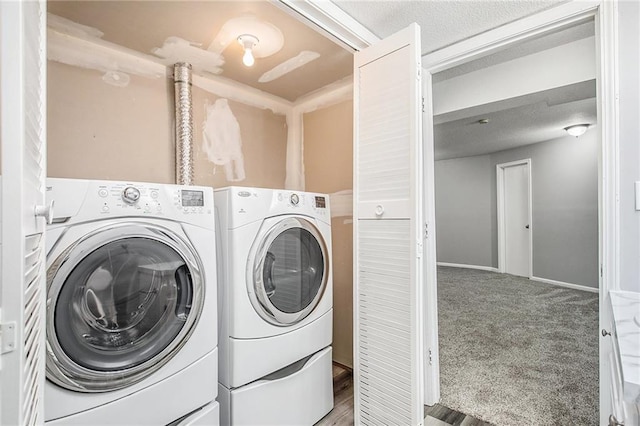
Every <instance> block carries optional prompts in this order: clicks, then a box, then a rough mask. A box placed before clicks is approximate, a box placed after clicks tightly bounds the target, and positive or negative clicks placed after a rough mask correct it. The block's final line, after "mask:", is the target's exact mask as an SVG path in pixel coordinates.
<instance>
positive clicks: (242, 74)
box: [45, 1, 353, 424]
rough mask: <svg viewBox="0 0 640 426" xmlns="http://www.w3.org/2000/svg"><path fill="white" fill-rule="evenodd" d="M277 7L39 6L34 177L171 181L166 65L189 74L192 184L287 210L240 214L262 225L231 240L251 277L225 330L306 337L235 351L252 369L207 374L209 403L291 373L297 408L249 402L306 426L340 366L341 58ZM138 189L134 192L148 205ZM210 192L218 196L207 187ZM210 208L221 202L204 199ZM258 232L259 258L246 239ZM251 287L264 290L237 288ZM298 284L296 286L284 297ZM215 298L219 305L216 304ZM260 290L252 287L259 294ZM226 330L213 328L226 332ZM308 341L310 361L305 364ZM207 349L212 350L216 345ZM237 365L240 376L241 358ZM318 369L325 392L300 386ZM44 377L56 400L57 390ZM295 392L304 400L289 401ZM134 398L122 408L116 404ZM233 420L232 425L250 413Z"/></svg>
mask: <svg viewBox="0 0 640 426" xmlns="http://www.w3.org/2000/svg"><path fill="white" fill-rule="evenodd" d="M283 9H286V7H283V6H282V5H280V6H278V5H277V4H275V3H274V2H269V1H251V2H244V1H243V2H238V1H213V2H191V1H188V2H184V1H183V2H180V1H151V2H149V1H127V2H107V1H104V2H103V1H97V2H75V1H56V2H48V3H47V11H48V17H47V18H48V19H47V25H48V28H47V32H48V38H47V43H48V45H47V51H48V52H47V59H48V61H47V83H48V84H47V87H48V93H47V106H48V117H47V118H48V119H47V139H48V149H47V168H48V176H49V177H51V178H71V179H83V180H94V181H121V182H154V184H158V185H160V184H172V183H175V171H176V165H175V163H176V159H175V152H176V149H175V143H176V142H175V127H176V123H175V121H176V118H175V117H176V114H175V91H174V84H173V81H172V79H173V65H174V64H175V63H177V62H186V63H189V64H190V65H191V66H192V102H191V108H192V119H193V129H192V134H193V147H192V148H193V183H194V185H198V186H202V187H212V188H213V189H214V190H216V189H220V188H223V187H232V186H233V187H235V188H239V187H243V188H251V189H252V191H249V193H250V194H251V197H250V199H251V200H253V201H255V200H256V199H260V200H266V199H268V200H273V205H274V206H275V205H276V204H278V206H280V207H282V209H284V210H282V209H281V210H278V211H277V212H276V213H274V211H275V210H268V209H266V208H265V209H262V207H264V206H263V205H260V206H259V207H256V204H253V205H251V208H252V209H262V210H260V211H261V212H262V213H263V214H264V217H262V218H260V219H256V223H257V222H259V221H260V220H261V221H262V225H261V226H258V225H255V224H253V223H252V225H251V226H254V225H255V229H253V228H252V229H251V231H250V232H249V231H247V230H246V228H245V229H244V231H243V232H245V234H243V238H241V239H240V240H239V241H241V242H242V244H244V245H245V246H246V247H245V246H243V249H246V253H245V254H246V255H247V256H249V252H250V251H251V250H254V251H253V252H251V254H252V255H254V256H255V258H256V260H255V262H253V263H252V265H253V266H252V267H253V268H255V269H256V271H257V270H258V269H259V271H258V272H256V271H253V270H251V273H249V274H247V271H246V268H247V267H246V265H247V262H248V260H247V258H245V259H242V260H238V261H236V262H235V263H236V264H240V263H241V264H242V268H241V272H242V274H238V275H237V276H238V280H237V282H236V283H234V285H235V286H236V287H237V286H240V287H241V290H242V297H244V298H246V299H247V300H245V302H246V305H243V306H245V307H248V308H249V309H246V310H245V311H241V310H240V309H237V310H236V311H235V312H236V313H237V312H242V314H243V315H244V314H246V316H245V317H243V319H241V320H238V321H236V323H235V324H236V326H237V328H236V329H234V330H233V332H234V333H237V335H238V336H239V337H238V339H236V340H238V341H240V340H243V339H244V340H246V341H249V340H251V339H253V340H260V339H262V340H264V341H266V340H269V339H268V338H270V337H274V336H276V335H277V336H281V335H284V334H289V335H290V336H293V335H294V334H295V333H298V334H300V333H302V332H301V330H302V329H305V330H307V331H305V333H306V334H305V336H306V338H305V339H301V340H300V341H291V342H289V343H288V344H282V343H271V344H270V345H271V346H268V345H266V344H265V346H259V347H258V346H252V347H250V345H249V346H242V348H241V349H245V348H249V349H251V350H247V351H246V352H244V353H252V352H253V353H254V355H253V356H254V360H255V362H253V363H251V362H250V364H251V365H252V367H256V369H255V370H251V372H247V376H242V374H240V376H242V377H240V376H233V377H235V378H237V377H240V378H239V379H238V380H237V381H233V380H231V379H230V378H229V377H232V374H231V373H228V374H227V372H223V371H219V373H220V376H219V378H220V381H219V382H220V383H221V386H222V387H224V385H227V389H226V391H227V392H226V393H224V392H222V391H219V392H218V394H217V395H218V401H219V402H220V405H221V406H222V405H223V404H226V406H231V405H232V404H231V403H230V402H229V398H230V397H229V398H227V396H229V395H230V394H231V393H232V392H233V391H236V390H237V389H236V388H240V387H243V389H244V390H246V392H244V393H243V395H244V396H246V395H249V394H250V393H251V392H253V393H252V395H258V394H259V392H258V391H256V389H255V386H254V385H255V383H254V382H255V381H256V380H259V379H262V378H265V380H269V381H272V382H274V383H276V382H277V383H283V380H286V379H287V378H291V377H294V376H295V380H297V382H296V387H300V388H305V389H308V390H309V392H310V393H308V394H306V395H307V396H309V397H308V398H307V399H308V400H309V401H311V402H308V401H307V402H308V404H307V403H305V404H295V403H293V402H292V401H290V400H289V398H280V397H279V395H280V394H278V393H277V392H276V391H274V390H273V389H274V387H271V388H270V389H271V390H270V391H269V392H268V399H266V398H255V397H254V396H252V398H254V400H255V399H260V400H261V401H263V402H264V407H263V408H264V411H265V412H270V410H271V412H273V411H277V410H273V409H272V407H270V406H269V403H268V401H271V402H274V401H275V402H274V403H277V404H289V408H290V410H285V411H287V412H289V411H291V412H295V413H297V414H300V415H304V416H307V417H301V418H303V419H304V420H300V419H301V418H298V420H299V421H291V422H290V423H292V424H297V423H305V424H306V423H309V422H315V421H317V420H319V419H320V418H321V417H322V416H323V415H324V414H326V412H328V410H330V407H331V406H332V404H333V394H332V392H331V389H332V388H331V383H332V377H331V367H332V361H335V362H337V363H339V364H341V365H343V366H345V367H346V368H347V369H351V368H352V367H353V357H352V338H351V336H352V320H351V316H352V307H351V305H352V304H351V302H350V301H351V300H352V296H351V295H352V262H351V250H352V249H351V247H352V246H351V239H352V237H351V235H352V231H351V215H352V208H351V191H352V170H353V167H352V164H351V163H352V158H353V157H352V146H353V145H352V135H353V130H352V129H353V125H352V121H353V120H352V115H353V102H352V97H353V94H352V92H353V83H352V74H353V50H351V49H347V48H345V46H344V45H343V44H339V43H337V42H336V41H335V40H332V39H330V38H328V37H326V36H325V35H322V34H320V33H319V32H318V31H317V30H316V29H314V28H311V26H309V25H307V24H306V23H303V22H301V20H299V19H298V18H296V17H293V16H291V15H290V14H289V13H287V12H286V11H285V10H283ZM303 148H304V149H303ZM303 154H304V155H303ZM139 187H140V188H143V189H144V188H146V186H145V185H140V186H139ZM154 188H155V187H154ZM267 189H269V190H270V191H271V192H264V191H266V190H267ZM263 190H264V191H263ZM149 191H151V189H149ZM303 191H306V192H303ZM241 192H242V191H241V190H237V191H236V194H235V195H236V196H238V197H240V195H239V193H241ZM310 192H313V193H314V194H315V195H312V194H310ZM149 194H150V192H149ZM149 194H146V195H145V194H142V197H143V198H144V197H146V198H144V200H145V202H146V201H147V198H149V197H150V195H149ZM256 194H257V195H256ZM294 194H295V196H296V197H297V198H296V199H295V202H294V199H293V198H292V197H293V195H294ZM147 195H149V197H147ZM185 197H186V196H185ZM215 197H218V198H219V197H221V195H219V193H218V192H216V195H215ZM176 200H177V201H176V203H177V202H178V201H179V202H183V201H184V200H185V198H184V197H182V198H181V199H180V200H178V198H176ZM242 200H246V199H245V198H242ZM208 201H209V200H207V202H208ZM150 202H151V201H150ZM207 205H208V204H207ZM215 205H216V207H218V206H219V205H220V206H222V205H223V203H222V202H220V203H218V201H217V200H216V202H215ZM267 205H269V206H270V205H271V204H269V203H267ZM153 206H154V207H155V205H153ZM107 207H109V206H107ZM198 207H200V206H199V205H198V204H193V205H191V206H189V208H190V209H191V210H189V211H188V213H189V214H191V213H194V214H195V213H199V210H198ZM245 207H246V206H245ZM143 208H144V206H143ZM164 209H165V210H164V211H166V208H164ZM286 209H289V210H286ZM292 209H296V210H295V211H296V212H297V213H292ZM267 210H268V211H267ZM276 210H277V209H276ZM252 211H255V210H252ZM154 213H157V211H156V210H154ZM236 213H238V212H234V214H236ZM285 214H286V215H289V216H290V217H288V221H287V222H286V224H285V225H286V226H289V228H287V230H285V231H283V232H282V233H281V234H278V233H277V232H276V231H277V230H278V229H280V228H278V229H276V228H277V227H278V226H281V224H280V221H278V220H276V219H274V217H276V216H278V215H285ZM216 216H217V214H216ZM248 216H249V215H248V214H247V215H246V216H244V217H248ZM230 222H231V220H230ZM243 225H244V224H243ZM285 225H282V226H285ZM272 228H273V229H272ZM280 230H282V229H280ZM226 231H228V229H222V231H221V230H217V238H221V239H224V237H222V236H221V235H222V233H223V232H224V233H225V235H226ZM247 232H248V233H247ZM251 232H253V234H252V233H251ZM238 233H240V231H238ZM265 235H268V237H265V240H264V241H265V243H264V247H262V246H260V244H259V242H256V243H255V244H254V240H255V241H258V240H259V237H261V236H265ZM194 238H195V237H194ZM229 238H230V237H229ZM269 238H271V240H270V239H269ZM332 243H333V244H332ZM216 246H218V247H223V246H224V245H223V244H221V243H220V242H217V244H216ZM292 251H294V252H295V253H294V254H292V253H291V252H292ZM200 255H201V256H202V255H203V254H202V253H200ZM260 255H262V256H260ZM211 256H213V257H215V253H211ZM274 257H275V258H276V259H277V260H273V259H274ZM281 259H287V261H284V262H283V261H282V260H281ZM287 262H288V263H287ZM218 265H222V263H221V262H220V261H219V262H218ZM300 265H303V266H304V267H305V268H304V271H303V272H301V273H300V274H299V276H297V277H294V278H291V275H292V274H291V270H292V269H295V267H299V266H300ZM143 266H144V265H143ZM240 275H242V277H240ZM245 275H247V276H248V277H249V278H246V277H245ZM224 277H225V275H221V276H220V277H219V278H218V282H219V283H220V282H224ZM296 280H297V281H296ZM305 280H306V281H305ZM249 281H251V282H253V281H255V282H257V283H260V284H264V285H263V286H262V287H259V285H258V284H256V285H255V286H251V287H248V284H247V282H249ZM298 281H304V283H306V284H308V285H307V287H304V286H296V285H295V284H297V283H298ZM220 288H222V286H221V285H219V286H218V291H219V293H218V294H219V299H218V300H223V299H222V298H223V297H229V294H230V292H229V291H226V292H224V291H222V290H220ZM257 288H261V290H264V291H263V292H262V293H259V294H258V293H257V292H256V291H255V290H256V289H257ZM274 288H276V289H277V290H275V295H274ZM254 299H255V300H254ZM243 300H244V299H243ZM254 302H255V303H254ZM251 303H253V304H251ZM226 306H229V305H225V304H219V306H218V308H219V310H220V311H221V312H219V314H220V315H219V316H220V318H222V316H223V314H224V315H227V314H228V311H224V312H222V311H223V308H225V307H226ZM236 316H237V317H240V314H238V315H236ZM320 318H322V320H320ZM319 324H321V325H319ZM224 326H225V323H224V321H222V320H221V330H223V331H224ZM214 328H215V327H214ZM200 329H201V328H200ZM200 329H199V330H200ZM219 333H220V334H221V332H220V331H219ZM243 333H244V334H243ZM231 334H232V332H229V336H227V337H229V338H231V337H233V336H231ZM200 337H201V335H200V334H198V338H200ZM302 340H304V342H303V343H301V341H302ZM273 341H275V340H270V342H273ZM310 341H313V344H309V346H310V347H312V349H313V351H312V352H313V353H311V352H309V353H303V348H304V345H305V344H306V343H309V342H310ZM279 342H280V341H279ZM189 343H193V345H195V346H198V343H197V342H196V343H194V342H192V341H190V342H189ZM235 343H237V342H235ZM244 343H246V342H244ZM254 343H255V342H254ZM318 345H320V347H318ZM267 346H268V347H267ZM238 347H239V346H238ZM238 347H235V349H238ZM255 348H258V349H257V350H256V349H255ZM265 348H266V349H265ZM218 349H225V348H223V347H222V344H219V347H218ZM222 352H223V351H222V350H220V351H219V356H220V359H222V358H223V356H225V354H223V353H222ZM238 352H241V351H240V350H238ZM281 353H288V354H290V356H286V357H285V356H280V354H281ZM255 354H260V356H259V357H258V356H257V355H255ZM179 355H180V353H179V352H178V355H177V357H178V358H179ZM248 359H250V358H248ZM245 361H246V360H243V362H245ZM285 361H286V362H285ZM221 362H224V360H223V361H221ZM276 364H277V365H276ZM280 364H282V365H280ZM235 365H236V370H243V368H241V367H238V366H239V365H241V364H240V363H239V362H238V363H237V364H235ZM265 365H267V366H268V368H267V367H265ZM274 365H276V366H275V367H273V366H274ZM262 367H265V368H263V370H260V368H262ZM271 367H273V368H271ZM230 369H231V367H229V370H230ZM246 370H247V371H248V370H249V368H247V369H246ZM317 371H322V372H323V373H322V380H321V382H322V386H320V384H318V385H317V386H314V385H313V384H311V385H310V383H314V380H313V379H314V377H318V374H316V373H317ZM324 372H326V373H327V374H324ZM249 373H250V374H249ZM254 373H255V374H254ZM225 375H226V376H225ZM248 376H250V377H249V378H247V377H248ZM150 377H152V378H153V379H151V380H155V377H158V376H157V375H156V376H154V375H151V376H150ZM245 379H246V380H245ZM64 380H65V378H61V379H60V380H59V381H64ZM234 380H235V379H234ZM232 381H233V384H231V385H230V384H229V383H231V382H232ZM49 382H50V384H52V386H51V387H50V389H55V391H48V393H49V394H50V395H53V394H55V392H56V391H57V390H58V389H57V388H56V387H55V386H56V385H55V384H54V383H53V381H52V380H50V381H49ZM158 382H161V380H158ZM240 382H242V383H240ZM318 382H320V381H318ZM198 383H200V382H198ZM196 387H197V386H196V385H194V388H193V389H192V391H193V392H196V389H195V388H196ZM207 389H208V388H207ZM287 389H289V388H287ZM60 392H63V391H60ZM240 393H241V392H237V393H236V394H240ZM264 393H266V392H264V388H263V394H264ZM104 395H107V394H103V395H101V396H95V398H86V400H90V401H91V402H89V403H87V404H88V405H86V406H85V407H84V409H85V411H91V412H94V410H93V409H94V408H95V409H98V408H96V407H97V406H99V405H101V404H104V401H112V400H113V401H115V400H116V398H115V397H113V396H112V395H113V394H108V395H107V396H104ZM314 395H321V397H322V398H314V397H313V396H314ZM298 397H299V398H300V399H304V398H305V396H304V395H303V394H302V393H300V394H299V395H298ZM110 398H111V399H110ZM135 398H136V397H135V396H134V397H132V398H130V399H128V400H127V398H122V403H123V404H124V403H131V401H134V400H135ZM225 398H227V400H225ZM241 398H242V396H240V397H238V399H237V401H241ZM254 400H252V402H253V401H254ZM320 400H321V401H320ZM318 401H320V402H318ZM92 404H93V405H92ZM236 406H237V407H240V406H241V405H240V402H238V404H237V405H236ZM45 411H46V410H45ZM49 411H51V410H49ZM77 411H79V409H77ZM222 411H223V410H222ZM240 411H244V412H242V413H238V415H240V414H242V415H249V414H255V413H256V412H258V410H257V409H255V410H253V412H252V410H240ZM162 414H165V413H164V412H162ZM227 414H228V413H227ZM285 414H286V413H278V415H279V416H280V417H279V418H278V419H279V420H280V421H282V422H285V423H286V421H287V418H286V416H285ZM45 416H47V414H46V412H45ZM221 418H222V419H223V422H224V417H221ZM48 419H49V418H48ZM309 419H312V420H309ZM174 420H175V419H174ZM227 420H229V419H228V418H227ZM236 421H238V422H241V420H238V419H236ZM262 421H267V422H268V419H266V418H263V419H262ZM280 421H278V420H274V421H273V422H271V423H272V424H278V423H280ZM158 423H161V422H160V421H159V422H158ZM164 423H168V422H164ZM248 423H249V424H251V423H253V424H255V423H256V422H255V421H253V422H251V421H249V422H248Z"/></svg>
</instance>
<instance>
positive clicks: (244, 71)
mask: <svg viewBox="0 0 640 426" xmlns="http://www.w3.org/2000/svg"><path fill="white" fill-rule="evenodd" d="M47 7H48V11H49V12H51V13H53V14H54V15H58V16H61V17H63V18H67V19H70V20H71V21H74V22H76V23H80V24H84V25H87V26H90V27H94V28H97V29H98V30H100V31H102V32H103V33H104V36H103V39H104V40H107V41H109V42H112V43H115V44H118V45H120V46H124V47H127V48H130V49H133V50H137V51H139V52H141V53H144V54H147V55H148V54H151V52H152V50H153V49H154V48H158V47H162V45H163V43H164V42H165V40H166V39H167V38H168V37H172V36H177V37H180V38H182V39H185V40H188V41H190V42H193V43H198V44H199V47H201V48H202V49H205V50H206V49H207V48H208V47H209V45H210V44H211V42H212V41H213V40H214V39H215V37H216V35H217V34H218V32H219V31H220V29H221V28H222V26H223V25H224V23H225V22H227V21H228V20H230V19H232V18H237V17H241V16H243V17H244V16H251V17H256V18H258V19H260V20H263V21H267V22H269V23H271V24H273V25H275V26H276V27H277V28H279V29H280V31H281V32H282V33H283V35H284V45H283V47H282V49H281V50H280V51H279V52H277V53H276V54H274V55H272V56H269V57H265V58H260V59H256V63H255V65H254V66H253V67H251V68H247V67H245V66H243V65H242V53H243V51H242V47H241V46H240V44H239V43H231V44H229V45H228V46H227V48H226V49H225V50H223V51H222V55H223V57H224V60H225V63H224V65H222V74H221V75H222V76H223V77H226V78H229V79H232V80H235V81H238V82H240V83H243V84H246V85H249V86H252V87H255V88H257V89H260V90H263V91H265V92H268V93H271V94H274V95H276V96H279V97H281V98H284V99H287V100H290V101H294V100H295V99H297V98H298V97H300V96H302V95H305V94H307V93H310V92H312V91H314V90H317V89H319V88H321V87H324V86H326V85H328V84H330V83H333V82H335V81H337V80H340V79H342V78H344V77H347V76H349V75H351V74H352V72H353V54H352V53H351V52H349V51H346V50H345V49H343V48H342V47H340V46H338V45H337V44H335V43H334V42H333V41H331V40H329V39H327V38H325V37H324V36H322V35H320V34H319V33H318V32H316V31H314V30H313V29H311V28H309V27H308V26H307V25H305V24H303V23H301V22H300V21H298V20H296V19H294V18H293V17H291V16H289V15H288V14H286V13H285V12H283V11H281V10H280V9H279V8H278V7H276V6H274V5H273V4H271V3H270V2H268V1H222V0H216V1H55V0H54V1H49V2H48V6H47ZM251 30H252V29H251V28H247V29H246V32H247V33H251ZM302 51H313V52H317V53H319V54H320V57H319V58H318V59H316V60H314V61H312V62H309V63H307V64H306V65H303V66H302V67H300V68H298V69H296V70H293V71H291V72H290V73H288V74H285V75H284V76H283V77H281V78H278V79H276V80H273V81H270V82H267V83H260V82H259V81H258V79H259V78H260V76H262V75H263V74H264V73H266V72H267V71H269V70H271V69H273V68H275V67H276V66H277V65H279V64H281V63H283V62H285V61H287V60H289V59H291V58H293V57H295V56H297V55H299V54H300V53H301V52H302Z"/></svg>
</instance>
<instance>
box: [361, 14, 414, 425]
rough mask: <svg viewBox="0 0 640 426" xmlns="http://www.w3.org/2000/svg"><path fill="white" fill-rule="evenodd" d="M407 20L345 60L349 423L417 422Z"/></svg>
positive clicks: (411, 42)
mask: <svg viewBox="0 0 640 426" xmlns="http://www.w3.org/2000/svg"><path fill="white" fill-rule="evenodd" d="M420 77H421V64H420V28H419V27H418V26H417V25H416V24H413V25H411V26H410V27H408V28H406V29H404V30H402V31H400V32H399V33H397V34H395V35H393V36H391V37H389V38H387V39H385V40H382V41H380V42H378V43H376V44H374V45H373V46H371V47H369V48H367V49H364V50H363V51H361V52H358V53H356V54H355V58H354V111H355V114H354V133H355V135H354V136H355V142H354V218H355V219H356V223H355V226H354V262H355V267H354V365H355V371H354V375H355V394H354V396H355V419H354V420H355V424H358V425H360V424H362V425H382V424H403V425H421V424H422V422H423V402H424V398H423V392H424V387H423V380H424V377H423V371H424V365H423V360H424V356H423V355H424V345H423V327H424V324H423V296H422V294H423V287H424V283H423V273H422V269H423V264H422V251H423V243H424V241H423V239H424V232H423V227H424V220H423V202H422V198H423V193H422V160H423V158H422V124H421V120H422V114H421V99H422V85H421V81H420Z"/></svg>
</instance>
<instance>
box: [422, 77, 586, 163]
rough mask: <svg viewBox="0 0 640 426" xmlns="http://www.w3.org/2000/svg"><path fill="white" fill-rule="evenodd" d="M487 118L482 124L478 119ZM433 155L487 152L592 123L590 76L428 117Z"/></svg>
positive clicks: (549, 137) (557, 135)
mask: <svg viewBox="0 0 640 426" xmlns="http://www.w3.org/2000/svg"><path fill="white" fill-rule="evenodd" d="M481 119H487V120H489V122H488V123H486V124H482V123H479V120H481ZM434 121H435V123H436V124H435V126H434V138H435V157H436V160H444V159H449V158H458V157H469V156H473V155H483V154H490V153H492V152H498V151H503V150H505V149H512V148H517V147H520V146H524V145H530V144H533V143H537V142H543V141H548V140H552V139H557V138H560V137H564V136H566V132H565V131H564V128H565V127H568V126H571V125H574V124H582V123H586V124H590V125H594V124H596V121H597V118H596V85H595V80H591V81H587V82H583V83H578V84H572V85H569V86H564V87H559V88H556V89H552V90H547V91H544V92H538V93H534V94H531V95H528V96H522V97H519V98H511V99H508V100H505V101H501V102H496V103H494V104H485V105H482V106H480V107H477V108H473V109H472V110H470V111H466V112H464V113H463V112H460V113H458V114H447V117H438V116H436V117H434Z"/></svg>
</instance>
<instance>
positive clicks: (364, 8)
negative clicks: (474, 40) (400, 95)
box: [333, 0, 567, 54]
mask: <svg viewBox="0 0 640 426" xmlns="http://www.w3.org/2000/svg"><path fill="white" fill-rule="evenodd" d="M566 1H567V0H482V1H479V0H421V1H415V0H414V1H406V0H395V1H390V0H387V1H385V0H377V1H371V0H368V1H360V0H333V3H335V4H336V5H337V6H338V7H339V8H340V9H342V10H344V11H345V12H346V13H348V14H349V15H351V16H352V17H353V18H354V19H355V20H356V21H358V22H360V23H361V24H362V25H363V26H364V27H366V28H367V29H368V30H369V31H371V32H372V33H374V34H375V35H377V36H378V37H380V38H384V37H387V36H390V35H391V34H393V33H395V32H397V31H399V30H401V29H402V28H404V27H406V26H408V25H409V24H411V23H413V22H417V23H418V24H419V25H420V29H421V33H422V53H423V54H426V53H430V52H433V51H435V50H438V49H441V48H443V47H446V46H449V45H451V44H453V43H456V42H459V41H461V40H464V39H466V38H469V37H471V36H474V35H476V34H480V33H483V32H485V31H488V30H490V29H493V28H496V27H499V26H501V25H504V24H506V23H509V22H512V21H515V20H517V19H520V18H523V17H525V16H528V15H531V14H533V13H536V12H539V11H541V10H544V9H548V8H549V7H552V6H554V5H556V4H558V3H565V2H566Z"/></svg>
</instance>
